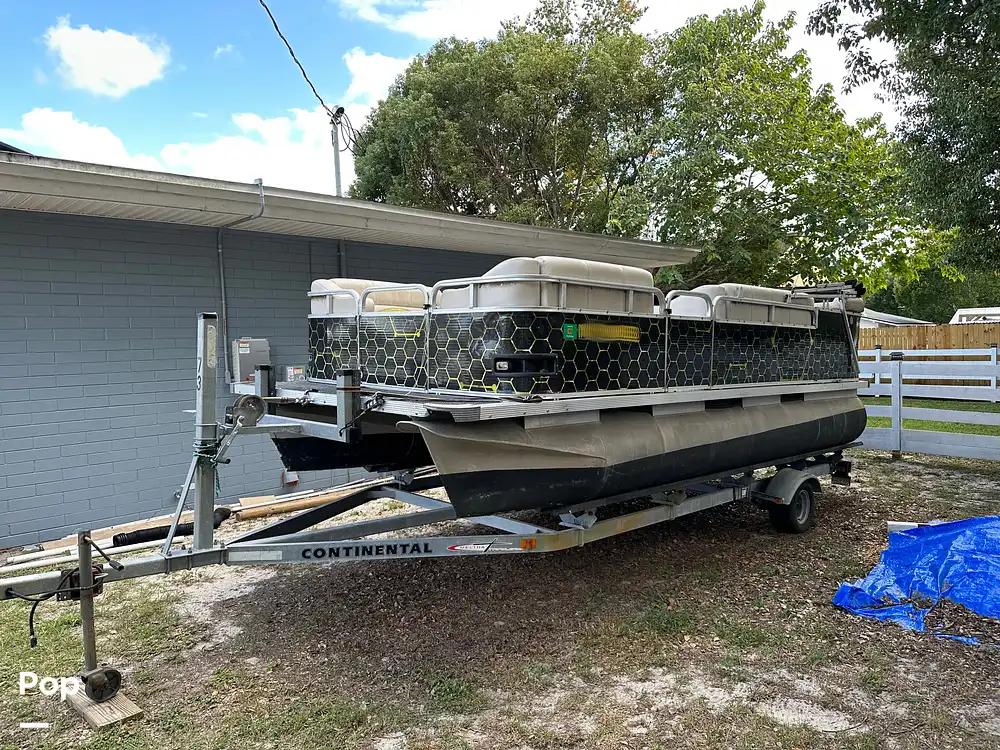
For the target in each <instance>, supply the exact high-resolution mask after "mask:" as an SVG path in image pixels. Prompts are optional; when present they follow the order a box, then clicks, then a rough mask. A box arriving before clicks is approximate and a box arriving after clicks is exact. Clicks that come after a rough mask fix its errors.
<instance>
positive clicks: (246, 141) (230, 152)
mask: <svg viewBox="0 0 1000 750" xmlns="http://www.w3.org/2000/svg"><path fill="white" fill-rule="evenodd" d="M232 123H233V125H234V126H235V130H236V132H235V133H232V134H228V135H220V136H217V137H216V138H214V139H212V140H209V141H205V142H202V143H192V142H181V143H170V144H167V145H166V146H164V147H163V148H162V149H161V150H160V154H159V160H160V162H161V164H162V168H164V169H166V170H167V171H170V172H180V173H182V174H191V175H196V176H199V177H213V178H217V179H224V180H236V181H239V182H251V181H252V180H254V179H255V178H257V177H262V178H263V179H264V184H265V185H274V186H278V187H286V188H297V189H299V190H312V191H315V192H320V193H333V187H334V179H333V148H332V146H331V145H330V124H329V121H328V118H327V115H326V113H325V112H324V111H323V109H322V108H321V107H316V108H315V109H312V110H306V109H293V110H290V112H289V114H288V115H282V116H279V117H262V116H261V115H258V114H254V113H251V112H244V113H239V114H235V115H233V116H232ZM344 161H347V160H344ZM348 168H349V173H348ZM342 170H343V172H344V177H345V179H344V185H345V188H346V186H347V185H349V184H350V181H351V180H353V179H354V169H353V162H350V163H349V164H344V165H342Z"/></svg>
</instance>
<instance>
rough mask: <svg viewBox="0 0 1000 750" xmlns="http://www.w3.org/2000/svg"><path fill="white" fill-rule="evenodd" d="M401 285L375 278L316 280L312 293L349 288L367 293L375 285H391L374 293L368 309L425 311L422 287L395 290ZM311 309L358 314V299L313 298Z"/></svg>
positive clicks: (328, 313) (341, 297)
mask: <svg viewBox="0 0 1000 750" xmlns="http://www.w3.org/2000/svg"><path fill="white" fill-rule="evenodd" d="M395 286H401V285H400V284H394V283H393V282H391V281H374V280H372V279H316V280H315V281H314V282H313V283H312V286H311V287H310V288H309V291H310V293H311V294H322V293H323V292H335V291H338V290H341V289H347V290H350V291H353V292H357V293H358V295H359V296H360V295H361V294H362V293H363V292H365V291H367V290H368V289H372V288H373V287H389V288H388V289H386V290H385V291H379V292H378V293H377V294H372V295H370V296H369V297H368V299H366V300H365V312H404V313H405V312H423V309H424V292H423V291H422V290H421V289H392V288H391V287H395ZM310 312H311V314H313V315H354V313H355V312H356V310H355V303H354V299H352V298H351V297H349V296H347V295H338V296H335V297H311V298H310Z"/></svg>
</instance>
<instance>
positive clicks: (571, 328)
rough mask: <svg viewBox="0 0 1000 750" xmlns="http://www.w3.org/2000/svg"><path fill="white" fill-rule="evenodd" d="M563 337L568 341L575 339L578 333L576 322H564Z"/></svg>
mask: <svg viewBox="0 0 1000 750" xmlns="http://www.w3.org/2000/svg"><path fill="white" fill-rule="evenodd" d="M562 333H563V338H564V339H566V340H567V341H575V340H576V334H577V327H576V323H563V325H562Z"/></svg>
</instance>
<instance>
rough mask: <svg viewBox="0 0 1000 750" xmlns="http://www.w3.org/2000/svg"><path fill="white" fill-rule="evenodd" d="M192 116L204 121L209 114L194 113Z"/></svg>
mask: <svg viewBox="0 0 1000 750" xmlns="http://www.w3.org/2000/svg"><path fill="white" fill-rule="evenodd" d="M191 116H192V117H193V118H194V119H196V120H204V119H205V118H207V117H208V112H192V113H191Z"/></svg>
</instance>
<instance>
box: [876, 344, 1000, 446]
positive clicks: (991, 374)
mask: <svg viewBox="0 0 1000 750" xmlns="http://www.w3.org/2000/svg"><path fill="white" fill-rule="evenodd" d="M907 357H920V358H922V359H920V360H913V359H907ZM953 357H982V358H983V359H981V360H955V359H952V358H953ZM858 358H859V360H860V361H859V365H860V368H861V377H862V378H864V379H866V380H870V381H871V382H870V384H869V385H868V387H867V388H862V389H860V390H859V391H858V394H859V395H861V396H879V397H883V396H888V400H887V402H886V403H885V404H884V405H883V404H878V405H869V406H868V407H867V412H868V416H870V417H889V419H890V420H891V426H890V427H869V428H867V429H866V430H865V431H864V434H863V435H862V436H861V440H862V441H864V444H865V446H866V447H868V448H877V449H881V450H890V451H894V452H900V453H902V452H912V453H930V454H934V455H938V456H958V457H962V458H986V459H992V460H1000V437H997V436H993V435H972V434H967V433H960V432H939V431H933V430H908V429H905V428H904V426H903V425H904V422H903V420H906V419H924V420H931V421H934V422H950V423H957V424H977V425H993V426H998V427H1000V413H994V412H980V411H964V410H960V409H931V408H923V407H912V406H904V405H903V399H904V398H936V399H949V400H953V401H987V402H994V403H995V402H997V401H1000V391H998V390H997V378H998V377H1000V366H998V364H997V348H996V347H995V346H993V347H989V348H985V349H907V350H903V351H889V350H882V349H867V350H861V351H859V352H858ZM866 358H871V359H869V360H868V361H865V360H866ZM933 360H939V361H933ZM908 380H910V381H912V380H944V381H948V380H961V381H967V382H969V381H971V382H976V381H979V382H980V383H981V385H965V384H963V385H918V384H915V383H907V381H908Z"/></svg>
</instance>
